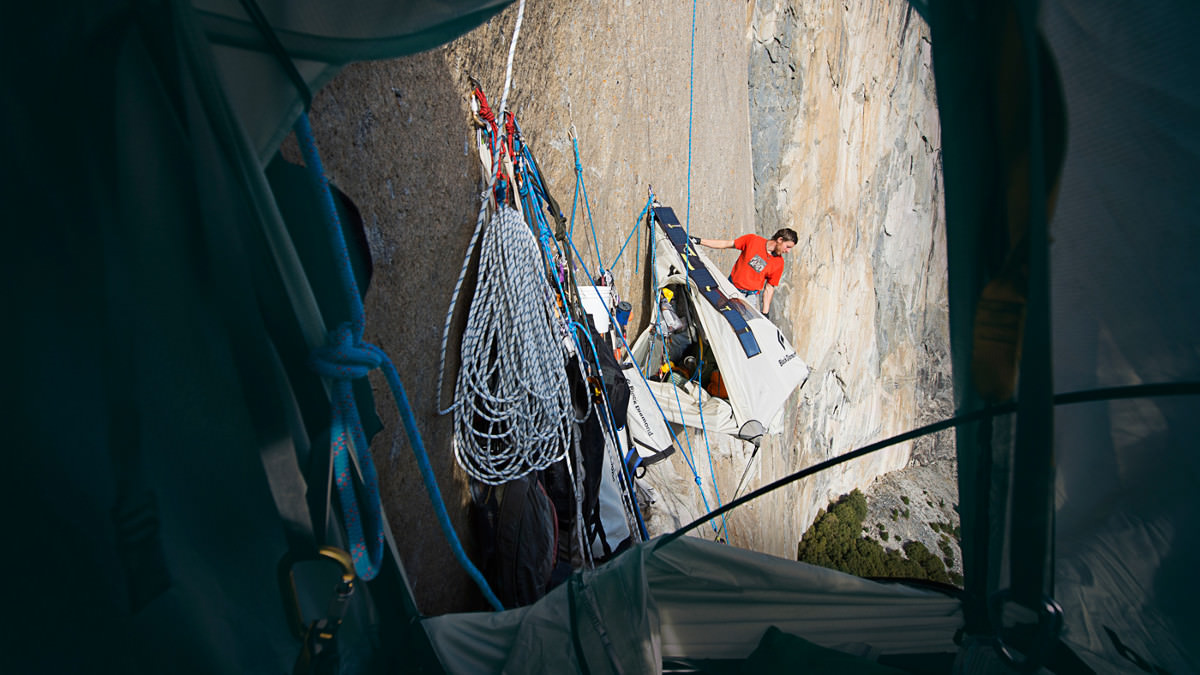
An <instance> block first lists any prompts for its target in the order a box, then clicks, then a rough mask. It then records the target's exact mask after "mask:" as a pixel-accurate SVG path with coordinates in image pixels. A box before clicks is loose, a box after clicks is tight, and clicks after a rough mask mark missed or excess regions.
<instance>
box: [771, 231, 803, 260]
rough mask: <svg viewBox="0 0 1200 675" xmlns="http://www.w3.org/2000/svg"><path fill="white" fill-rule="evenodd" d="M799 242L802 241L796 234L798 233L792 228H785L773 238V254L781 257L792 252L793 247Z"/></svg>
mask: <svg viewBox="0 0 1200 675" xmlns="http://www.w3.org/2000/svg"><path fill="white" fill-rule="evenodd" d="M798 241H800V237H799V236H798V235H797V234H796V231H795V230H793V229H792V228H790V227H785V228H783V229H782V230H779V231H778V232H776V233H775V234H774V235H772V236H771V243H773V244H775V246H774V247H773V250H772V251H771V253H773V254H775V255H779V256H781V255H783V254H785V253H787V252H788V251H790V250H792V247H793V246H795V245H796V242H798Z"/></svg>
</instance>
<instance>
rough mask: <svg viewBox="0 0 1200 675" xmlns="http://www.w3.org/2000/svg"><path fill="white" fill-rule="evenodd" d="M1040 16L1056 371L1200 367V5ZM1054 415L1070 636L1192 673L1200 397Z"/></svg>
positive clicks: (1057, 11) (1052, 10)
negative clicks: (1055, 131)
mask: <svg viewBox="0 0 1200 675" xmlns="http://www.w3.org/2000/svg"><path fill="white" fill-rule="evenodd" d="M1041 26H1042V29H1043V32H1044V34H1045V36H1046V39H1047V42H1048V44H1049V47H1050V49H1051V51H1052V52H1053V54H1054V55H1055V59H1056V62H1057V66H1058V68H1059V71H1060V73H1061V75H1062V81H1063V89H1064V95H1065V100H1066V104H1067V109H1068V114H1069V120H1068V129H1069V145H1068V150H1067V156H1066V163H1065V166H1064V170H1063V176H1062V186H1061V189H1060V197H1059V199H1058V204H1057V209H1056V211H1055V214H1054V218H1053V220H1052V221H1051V235H1052V237H1053V239H1054V241H1053V243H1052V245H1051V249H1050V251H1051V265H1052V270H1053V277H1052V285H1051V299H1052V308H1053V325H1054V341H1053V356H1054V381H1055V387H1056V389H1057V390H1058V391H1078V390H1085V389H1092V388H1097V387H1108V386H1119V385H1131V384H1143V383H1161V382H1182V381H1193V382H1195V381H1200V312H1197V298H1200V268H1198V267H1197V265H1196V254H1197V252H1200V226H1198V225H1200V220H1198V218H1200V216H1198V215H1197V214H1200V192H1198V191H1197V190H1196V185H1195V184H1196V179H1197V176H1200V126H1198V125H1197V120H1200V77H1197V72H1198V68H1200V45H1197V42H1196V40H1195V35H1196V31H1197V30H1200V7H1198V6H1197V5H1196V4H1195V3H1173V4H1170V5H1169V6H1167V5H1163V6H1158V7H1154V8H1150V7H1147V6H1145V5H1143V4H1141V3H1136V2H1115V1H1111V0H1110V1H1106V2H1080V1H1077V0H1056V1H1053V2H1045V3H1044V11H1043V14H1042V21H1041ZM1116 26H1120V30H1115V29H1114V27H1116ZM1054 424H1055V441H1056V453H1055V455H1056V463H1057V466H1058V483H1057V486H1056V490H1055V492H1056V502H1057V513H1056V519H1057V533H1056V544H1057V545H1056V549H1057V551H1056V553H1057V561H1056V565H1057V575H1056V579H1055V581H1056V592H1055V595H1056V597H1057V599H1058V600H1059V602H1060V603H1061V604H1062V606H1063V609H1064V611H1065V613H1066V623H1067V627H1068V628H1067V633H1066V636H1065V639H1066V640H1067V641H1068V642H1069V643H1070V644H1071V645H1073V646H1075V647H1076V648H1078V649H1080V650H1081V651H1083V650H1086V651H1088V652H1091V653H1095V654H1101V655H1104V657H1105V658H1106V659H1107V660H1109V661H1117V662H1121V661H1118V659H1121V657H1120V656H1119V654H1118V650H1117V649H1116V645H1114V643H1113V640H1112V638H1111V637H1110V636H1109V635H1108V631H1109V630H1111V631H1112V632H1113V633H1114V634H1115V635H1116V636H1117V637H1118V639H1119V640H1120V642H1121V643H1122V644H1124V645H1126V646H1127V648H1129V649H1131V650H1133V651H1134V652H1136V653H1137V654H1139V655H1140V656H1141V657H1142V658H1144V659H1145V660H1146V662H1147V663H1150V664H1152V666H1157V667H1159V668H1163V669H1165V670H1166V671H1169V672H1196V671H1200V641H1198V640H1197V638H1198V637H1200V610H1197V608H1196V605H1195V603H1192V602H1187V601H1184V599H1183V598H1184V596H1188V595H1190V594H1189V593H1187V592H1185V591H1184V590H1183V589H1186V588H1188V587H1189V586H1190V585H1191V584H1192V583H1193V577H1194V571H1195V570H1196V569H1198V568H1200V540H1197V538H1196V537H1195V536H1193V534H1194V532H1195V531H1196V525H1195V524H1196V523H1197V522H1200V500H1198V499H1197V498H1196V494H1197V488H1198V487H1200V458H1198V457H1197V455H1196V453H1195V452H1194V446H1195V442H1196V441H1195V439H1197V438H1200V399H1197V397H1195V396H1192V397H1183V398H1176V399H1143V400H1129V401H1119V402H1112V403H1091V404H1084V405H1078V406H1069V407H1062V408H1060V409H1059V410H1058V411H1057V413H1056V415H1055V420H1054ZM1131 610H1133V611H1131ZM1124 662H1125V663H1130V662H1129V661H1128V660H1124ZM1130 665H1132V664H1131V663H1130Z"/></svg>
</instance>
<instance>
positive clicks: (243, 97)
mask: <svg viewBox="0 0 1200 675" xmlns="http://www.w3.org/2000/svg"><path fill="white" fill-rule="evenodd" d="M506 4H507V2H506V1H504V0H439V1H437V2H433V1H431V2H409V3H400V4H399V5H397V3H394V2H375V3H371V2H362V3H355V5H354V11H347V8H346V7H345V6H344V5H343V3H326V2H286V1H270V2H262V3H261V8H262V11H263V13H264V14H265V15H266V17H267V18H268V20H269V21H270V22H271V23H272V24H273V26H274V27H275V29H276V31H277V34H278V36H279V39H280V41H281V42H282V43H283V44H284V46H285V48H286V49H287V50H289V52H290V53H291V54H292V55H293V56H294V57H295V58H296V59H297V63H298V65H299V70H300V71H301V73H303V74H304V76H305V77H306V78H307V80H308V82H309V85H310V86H312V87H316V86H319V85H320V84H321V82H323V81H325V80H327V79H328V78H329V77H331V76H332V75H333V74H334V73H335V72H337V70H338V68H339V67H340V66H342V65H344V64H345V63H347V62H349V61H351V60H354V59H362V58H381V57H385V56H399V55H403V54H408V53H411V52H413V51H416V50H420V49H425V48H428V47H431V46H433V45H437V44H440V43H442V42H445V41H447V40H449V39H451V38H453V37H455V36H457V35H458V34H460V33H462V32H464V31H465V30H467V29H469V28H471V27H473V26H475V25H477V24H478V23H479V22H481V21H483V20H485V19H486V18H487V17H489V16H491V15H493V14H494V13H495V12H497V11H499V10H500V9H501V8H502V7H503V6H505V5H506ZM5 14H6V17H5V20H4V27H3V29H0V33H2V39H0V44H3V50H4V63H5V66H4V78H3V81H4V83H5V95H4V97H3V101H4V102H3V103H0V122H2V124H0V139H2V140H0V147H2V148H3V150H4V153H3V154H4V157H5V159H6V161H7V162H8V169H6V171H5V174H4V176H5V178H4V181H3V187H2V188H0V190H2V194H3V197H4V202H5V204H6V206H7V207H8V209H7V213H8V218H6V223H7V224H8V228H6V230H7V231H8V232H9V233H10V234H11V235H12V237H13V238H12V239H10V240H9V242H8V244H7V245H6V246H5V247H3V248H4V252H3V254H0V256H2V259H0V269H2V270H3V271H2V272H0V279H2V285H3V288H4V289H5V291H4V298H5V300H4V308H5V312H4V313H5V315H6V316H7V317H8V324H7V325H8V326H9V329H8V330H6V331H5V333H6V336H5V340H4V345H5V347H6V351H7V352H8V353H9V354H10V355H12V356H13V363H12V368H11V369H10V370H9V371H8V373H7V377H6V379H7V381H8V386H6V387H5V390H6V394H5V401H4V410H5V412H6V415H5V418H4V419H5V427H6V428H7V429H8V430H9V431H10V433H11V434H12V435H11V436H10V438H11V443H10V445H9V450H10V452H9V453H8V456H9V457H11V458H12V459H13V460H14V461H13V462H12V463H10V465H9V467H8V469H7V471H6V475H8V476H9V477H10V481H9V483H8V487H7V488H6V490H5V498H6V502H5V503H6V506H7V511H8V512H9V513H11V514H13V516H14V521H15V526H16V527H15V531H13V532H10V535H9V536H10V537H11V539H10V542H11V544H12V547H11V548H10V549H9V550H10V551H11V552H12V553H13V555H6V556H5V558H6V562H7V563H8V564H7V565H6V566H5V568H4V569H5V571H6V572H7V573H8V575H7V578H8V579H9V582H10V588H12V589H13V590H14V591H15V592H16V596H15V598H12V599H13V600H14V603H13V605H12V607H13V608H14V609H15V611H13V612H11V613H10V614H9V617H10V618H9V619H6V620H5V624H4V625H5V630H4V631H3V632H4V635H5V637H4V642H3V644H4V649H3V650H2V651H3V655H2V656H0V670H3V671H4V672H13V673H16V672H91V671H101V672H158V673H165V672H171V673H188V672H196V673H218V672H226V673H233V672H261V673H266V672H284V671H289V670H291V668H292V664H293V662H294V661H295V660H296V659H297V655H298V654H299V652H300V642H299V641H298V640H297V639H296V637H295V636H294V635H293V633H292V629H291V627H290V626H289V622H288V620H287V618H288V614H287V612H286V611H285V606H286V605H285V598H286V597H287V595H288V593H287V592H286V591H285V590H283V587H282V586H281V584H280V583H279V582H278V577H279V574H278V573H277V570H278V569H279V566H280V565H281V560H282V559H283V557H284V554H285V553H286V552H290V553H291V554H292V555H296V556H299V557H300V559H299V561H298V562H297V563H296V564H295V566H294V575H295V578H296V582H297V587H298V591H299V594H300V602H301V608H302V610H303V611H304V615H305V616H306V617H307V618H310V619H311V618H316V617H318V616H321V614H322V613H323V612H324V611H325V608H326V607H327V606H328V605H329V603H330V598H331V597H332V596H333V592H334V589H335V588H336V585H337V580H338V577H337V574H336V572H337V568H336V567H335V566H333V565H331V564H325V563H321V562H312V561H310V560H308V559H309V558H312V557H314V556H315V555H316V546H317V545H318V544H328V545H332V546H339V547H343V548H344V547H345V546H346V545H345V542H344V538H343V535H342V533H341V526H340V524H339V523H338V522H336V520H335V519H331V518H328V517H327V514H328V510H327V504H328V499H329V495H328V492H327V491H328V490H329V483H328V475H329V468H328V464H329V450H328V445H329V439H328V426H329V414H330V413H329V398H328V393H327V391H326V389H325V385H324V384H323V383H322V381H321V379H320V378H319V377H317V376H316V375H315V374H314V373H313V372H312V371H311V370H309V368H308V366H307V358H308V355H309V354H310V353H311V351H312V349H313V348H314V347H317V346H320V345H322V344H324V343H325V340H326V338H325V332H326V330H327V328H330V327H332V326H334V325H336V324H337V323H338V322H340V321H342V320H344V318H345V316H346V315H347V314H348V308H347V306H346V303H347V301H346V300H345V299H341V300H337V298H338V297H340V296H336V295H335V296H333V298H334V299H333V300H331V299H330V298H329V297H327V295H326V294H325V293H326V290H327V289H328V288H329V287H330V286H331V284H336V280H337V275H336V267H335V265H336V259H335V258H334V257H333V254H332V253H330V252H329V247H328V246H327V245H324V242H323V237H324V235H322V234H321V233H322V231H323V230H324V225H323V223H322V222H321V221H320V217H319V215H317V214H319V213H320V211H319V210H317V209H304V208H299V209H293V210H292V211H289V213H288V218H287V220H285V219H284V217H283V216H281V214H280V208H279V206H278V201H277V200H279V201H282V200H291V199H292V198H293V195H294V194H295V190H294V189H293V187H292V186H293V185H294V182H293V181H292V180H291V179H290V178H289V173H290V172H289V170H287V169H286V167H285V168H281V169H272V171H271V172H270V174H271V175H268V172H267V171H265V169H266V166H267V163H268V160H269V159H270V158H271V157H273V156H274V155H275V148H277V146H278V144H279V141H280V139H281V138H282V135H283V134H284V133H285V131H286V130H287V129H288V128H289V127H290V125H291V124H292V122H293V120H295V118H296V117H297V115H298V114H299V112H300V108H301V103H300V98H299V94H298V92H297V90H296V88H295V86H294V85H293V83H292V82H291V81H290V80H289V78H288V75H287V73H286V71H285V70H284V68H283V67H282V66H281V64H280V62H279V61H278V60H277V58H276V56H275V55H274V54H272V53H271V52H270V50H269V49H268V48H266V47H265V46H263V40H262V38H261V36H260V35H259V33H258V32H257V29H256V28H255V27H254V24H253V23H252V22H251V21H250V20H249V19H248V18H247V15H246V12H245V9H244V8H243V7H242V5H241V4H239V3H238V2H198V3H196V5H195V6H193V5H192V4H191V3H188V2H180V1H165V2H119V1H118V2H86V3H68V4H66V5H65V6H64V5H36V4H30V5H26V6H22V7H13V8H8V11H6V12H5ZM311 198H312V197H309V199H311ZM314 242H321V243H319V244H316V245H314ZM333 287H334V288H336V286H333ZM364 290H365V287H364ZM368 390H369V389H368ZM360 404H363V405H365V406H366V407H368V408H369V407H370V405H369V404H370V401H369V398H368V399H367V400H366V401H365V402H364V401H363V400H362V399H361V398H360ZM306 483H307V484H306ZM335 508H336V507H335ZM388 560H389V561H390V565H389V566H385V570H384V571H383V572H382V573H381V574H380V575H379V577H377V579H376V580H375V581H372V582H371V584H369V585H368V584H360V585H359V589H358V590H357V591H356V593H355V594H354V595H353V596H352V598H351V603H350V606H349V610H348V614H347V616H346V621H345V624H344V627H343V629H342V630H341V631H340V633H339V635H340V638H339V648H340V649H339V650H340V652H341V658H342V661H343V664H344V666H345V667H346V669H347V670H349V671H361V670H367V669H373V670H395V669H396V668H397V665H396V664H397V663H401V662H403V663H406V664H410V665H415V664H420V663H421V662H422V655H427V656H429V657H430V658H429V659H428V660H427V662H428V663H433V661H432V656H431V654H430V653H429V652H428V651H427V649H426V650H425V651H422V645H423V644H424V641H423V637H422V636H421V635H420V634H419V633H413V634H412V635H415V636H416V637H415V638H413V639H408V638H406V637H405V635H407V633H405V632H404V631H403V630H402V629H403V627H404V626H405V625H407V623H408V617H410V616H411V615H412V614H413V613H415V611H416V610H415V607H413V605H412V601H411V598H410V596H408V595H407V585H406V584H405V582H404V579H403V575H402V571H401V570H399V568H398V567H396V562H395V561H396V560H397V557H396V556H394V555H392V556H390V557H389V558H388ZM283 571H284V572H285V574H284V576H285V577H286V576H287V575H286V571H287V570H286V569H285V570H283ZM381 596H382V597H383V598H384V599H383V600H382V601H380V600H379V598H380V597H381ZM10 597H11V596H10ZM381 635H387V636H388V639H387V640H386V641H382V640H381ZM401 655H402V656H401ZM401 659H402V660H401Z"/></svg>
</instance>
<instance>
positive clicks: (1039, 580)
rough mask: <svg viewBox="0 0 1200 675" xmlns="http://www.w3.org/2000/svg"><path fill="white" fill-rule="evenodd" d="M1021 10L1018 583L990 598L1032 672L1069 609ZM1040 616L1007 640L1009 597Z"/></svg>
mask: <svg viewBox="0 0 1200 675" xmlns="http://www.w3.org/2000/svg"><path fill="white" fill-rule="evenodd" d="M1016 14H1017V20H1018V25H1019V27H1020V28H1019V30H1020V38H1021V54H1020V55H1021V59H1022V65H1023V66H1024V68H1025V69H1026V74H1027V76H1028V91H1027V93H1028V96H1029V105H1028V110H1027V111H1026V114H1027V115H1028V116H1029V119H1028V124H1029V160H1028V168H1029V176H1028V180H1029V185H1028V189H1029V214H1028V228H1029V229H1028V233H1027V234H1026V236H1025V240H1024V242H1022V243H1023V244H1025V245H1026V246H1028V249H1029V250H1028V256H1029V258H1028V266H1029V282H1028V287H1027V292H1026V305H1025V329H1024V330H1025V332H1024V335H1023V336H1022V345H1021V365H1020V380H1019V383H1018V393H1017V418H1016V425H1017V429H1016V437H1015V440H1014V444H1013V471H1012V485H1011V490H1010V495H1011V497H1010V499H1011V507H1010V508H1011V518H1010V520H1009V522H1008V534H1009V540H1010V545H1009V569H1010V584H1011V588H1010V589H1002V590H1000V591H998V592H996V593H995V594H994V595H993V597H992V598H990V600H989V610H990V614H991V616H992V626H993V629H994V630H995V631H996V632H997V637H996V649H997V651H998V652H999V653H1000V655H1001V657H1003V658H1004V659H1005V660H1006V661H1008V663H1009V664H1010V665H1012V666H1015V667H1017V668H1018V669H1021V670H1025V671H1032V670H1036V669H1037V668H1039V667H1040V666H1041V665H1042V664H1043V663H1045V662H1046V660H1047V659H1048V658H1049V657H1050V655H1051V653H1052V650H1053V648H1054V646H1055V644H1056V643H1057V642H1058V635H1059V632H1060V631H1061V629H1062V608H1061V607H1059V605H1058V603H1056V602H1055V601H1054V575H1053V569H1054V550H1053V540H1054V400H1053V399H1054V383H1053V372H1052V370H1051V369H1052V367H1053V364H1052V363H1051V356H1050V349H1051V345H1050V293H1049V286H1050V283H1049V282H1050V262H1049V257H1050V256H1049V242H1050V239H1049V233H1048V231H1047V229H1048V228H1047V224H1046V207H1047V197H1046V192H1047V190H1046V182H1045V166H1044V163H1043V161H1042V157H1043V152H1044V147H1045V143H1044V141H1045V139H1044V138H1043V131H1044V129H1043V119H1042V112H1043V104H1044V101H1043V100H1042V84H1041V77H1042V71H1041V66H1040V63H1039V58H1040V57H1041V56H1042V55H1041V54H1039V38H1038V34H1037V9H1036V3H1033V2H1028V1H1025V2H1019V3H1017V4H1016ZM1010 600H1011V601H1013V602H1016V603H1017V604H1019V605H1021V606H1023V607H1025V608H1027V609H1028V610H1030V611H1032V612H1034V613H1035V615H1036V630H1035V633H1034V635H1033V636H1032V637H1031V638H1030V639H1028V640H1022V642H1023V643H1024V645H1023V647H1022V650H1021V652H1018V651H1016V650H1014V649H1012V648H1011V647H1010V645H1009V644H1007V643H1006V642H1005V626H1004V610H1005V606H1006V604H1007V603H1008V601H1010Z"/></svg>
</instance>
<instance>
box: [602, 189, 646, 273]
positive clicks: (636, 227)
mask: <svg viewBox="0 0 1200 675" xmlns="http://www.w3.org/2000/svg"><path fill="white" fill-rule="evenodd" d="M650 203H651V199H650V198H649V197H647V198H646V205H645V206H644V207H642V212H641V213H639V214H638V217H637V220H636V221H635V222H634V223H633V229H632V230H630V231H629V236H628V237H625V243H624V244H621V250H620V251H617V258H616V259H615V260H613V262H612V267H610V268H609V269H616V267H617V263H619V262H621V255H622V254H623V253H625V247H626V246H628V245H629V240H630V239H633V238H634V235H636V234H637V233H638V231H639V230H640V229H641V227H642V218H645V217H646V212H647V211H649V210H650ZM636 246H637V249H636V253H634V255H635V256H636V258H634V262H633V276H635V277H636V276H637V274H638V265H639V264H640V263H641V257H642V240H641V238H640V237H639V238H638V239H637V245H636Z"/></svg>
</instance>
